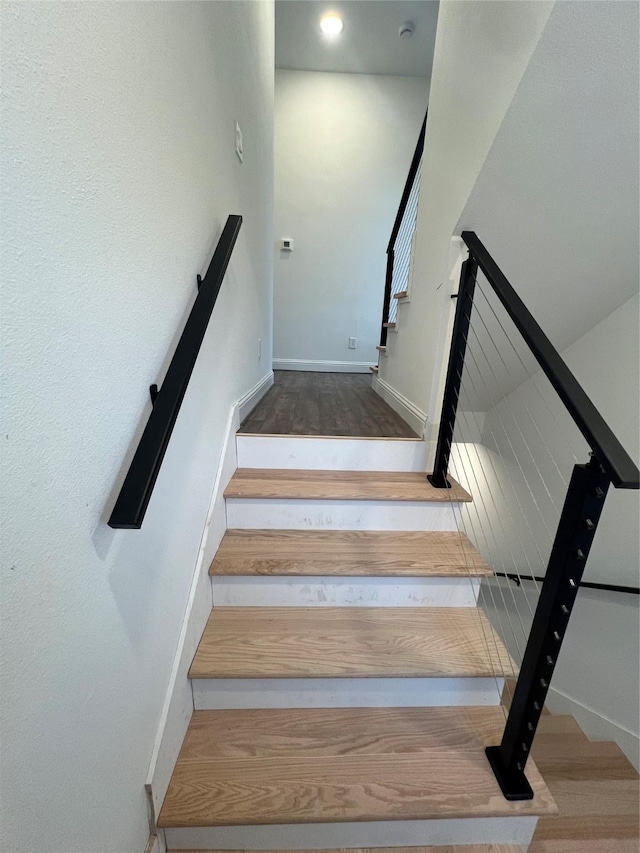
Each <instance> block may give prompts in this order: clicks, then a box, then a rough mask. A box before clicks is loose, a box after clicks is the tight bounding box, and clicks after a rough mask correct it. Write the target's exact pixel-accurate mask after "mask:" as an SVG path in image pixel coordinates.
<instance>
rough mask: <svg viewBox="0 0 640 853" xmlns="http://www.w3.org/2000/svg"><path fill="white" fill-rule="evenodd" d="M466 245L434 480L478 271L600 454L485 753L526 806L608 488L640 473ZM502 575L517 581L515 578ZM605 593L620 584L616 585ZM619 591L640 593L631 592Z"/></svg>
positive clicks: (446, 445)
mask: <svg viewBox="0 0 640 853" xmlns="http://www.w3.org/2000/svg"><path fill="white" fill-rule="evenodd" d="M462 239H463V240H464V242H465V243H466V244H467V247H468V249H469V257H468V259H467V260H466V261H465V262H464V264H463V265H462V272H461V276H460V287H459V291H458V299H457V303H456V316H455V321H454V325H453V333H452V336H451V348H450V351H449V364H448V368H447V378H446V383H445V392H444V400H443V404H442V413H441V417H440V430H439V433H438V444H437V447H436V460H435V463H434V470H433V473H432V474H429V475H428V479H429V480H430V482H431V483H432V484H433V485H434V486H436V487H437V488H449V487H450V483H449V482H448V480H447V474H448V468H449V458H450V455H451V447H452V443H453V434H454V429H455V421H456V414H457V409H458V402H459V397H460V383H461V379H462V373H463V370H464V359H465V354H466V347H467V338H468V332H469V325H470V322H471V315H472V312H473V305H474V292H475V285H476V276H477V271H478V268H479V269H481V270H482V272H483V273H484V274H485V276H486V278H487V281H488V282H489V285H490V286H491V287H492V288H493V291H494V292H495V294H496V295H497V297H498V299H499V300H500V302H501V303H502V305H503V307H504V309H505V310H506V311H507V313H508V315H509V316H510V317H511V319H512V321H513V323H514V325H515V327H516V328H517V329H518V331H519V332H520V334H521V335H522V337H523V338H524V340H525V342H526V343H527V345H528V347H529V349H530V351H531V353H532V354H533V356H534V357H535V359H536V361H537V363H538V364H539V366H540V367H541V369H542V370H543V371H544V373H545V374H546V376H547V378H548V379H549V381H550V382H551V385H552V386H553V388H554V389H555V390H556V392H557V394H558V396H559V397H560V399H561V400H562V402H563V403H564V405H565V408H566V409H567V411H568V412H569V414H570V415H571V417H572V418H573V420H574V422H575V424H576V425H577V427H578V428H579V430H580V431H581V432H582V435H583V436H584V437H585V439H586V440H587V442H588V444H589V445H590V447H591V450H592V453H591V456H590V459H589V461H588V462H587V463H586V464H584V465H574V467H573V471H572V474H571V480H570V482H569V486H568V489H567V494H566V498H565V501H564V505H563V508H562V512H561V515H560V520H559V522H558V527H557V530H556V534H555V538H554V542H553V547H552V549H551V554H550V556H549V562H548V564H547V569H546V573H545V575H544V578H543V579H542V589H541V591H540V598H539V601H538V605H537V607H536V612H535V614H534V617H533V622H532V624H531V632H530V634H529V637H528V639H527V646H526V649H525V652H524V655H523V658H522V665H521V667H520V673H519V675H518V680H517V683H516V687H515V691H514V694H513V697H512V700H511V707H510V709H509V716H508V717H507V721H506V725H505V729H504V733H503V736H502V740H501V742H500V744H499V745H498V746H490V747H487V748H486V754H487V758H488V760H489V763H490V764H491V767H492V769H493V771H494V773H495V776H496V779H497V781H498V783H499V785H500V787H501V789H502V793H503V794H504V796H505V797H506V798H507V799H509V800H525V799H531V798H532V797H533V791H532V789H531V786H530V785H529V783H528V781H527V778H526V776H525V766H526V763H527V759H528V756H529V754H530V752H531V746H532V744H533V739H534V737H535V734H536V730H537V726H538V722H539V720H540V714H541V713H542V708H543V707H544V702H545V699H546V696H547V693H548V691H549V684H550V682H551V678H552V676H553V672H554V670H555V666H556V662H557V660H558V654H559V652H560V649H561V647H562V642H563V640H564V637H565V635H566V631H567V626H568V623H569V619H570V617H571V612H572V610H573V607H574V604H575V601H576V596H577V594H578V590H579V589H580V587H581V586H584V587H587V586H596V584H590V583H589V582H584V583H583V581H582V577H583V574H584V571H585V567H586V564H587V559H588V557H589V551H590V549H591V546H592V544H593V538H594V536H595V533H596V530H597V528H598V522H599V520H600V517H601V514H602V509H603V506H604V502H605V499H606V496H607V492H608V489H609V487H610V485H611V484H613V485H614V486H616V488H619V489H637V488H638V487H639V486H640V472H638V467H637V466H636V464H635V463H634V462H633V460H632V459H631V457H630V456H629V455H628V453H627V452H626V450H625V449H624V448H623V447H622V445H621V444H620V442H619V441H618V439H617V438H616V436H615V435H614V434H613V432H612V430H611V429H610V427H609V425H608V424H607V423H606V422H605V420H604V418H603V417H602V415H601V414H600V413H599V412H598V410H597V409H596V407H595V406H594V405H593V403H592V402H591V400H590V399H589V397H588V396H587V394H586V393H585V391H584V389H583V388H582V386H581V385H580V383H579V382H578V381H577V379H576V378H575V376H574V375H573V374H572V373H571V371H570V370H569V368H568V367H567V365H566V364H565V362H564V361H563V359H562V357H561V356H560V354H559V353H558V351H557V350H556V349H555V347H554V346H553V345H552V344H551V342H550V341H549V339H548V338H547V336H546V335H545V334H544V332H543V331H542V329H541V328H540V326H539V325H538V323H537V322H536V321H535V320H534V318H533V316H532V314H531V312H530V311H529V309H528V308H527V307H526V306H525V304H524V303H523V302H522V300H521V299H520V297H519V296H518V295H517V293H516V292H515V290H514V289H513V287H512V286H511V285H510V284H509V282H508V281H507V279H506V278H505V276H504V274H503V273H502V271H501V270H500V268H499V267H498V265H497V264H496V262H495V261H494V260H493V258H492V257H491V255H490V254H489V252H488V251H487V250H486V248H485V247H484V246H483V244H482V243H481V241H480V240H479V239H478V236H477V235H476V234H475V233H474V232H472V231H463V232H462ZM496 574H498V575H500V576H504V577H508V578H512V575H510V574H509V573H508V572H498V573H496ZM527 577H529V578H531V579H533V578H534V576H532V575H531V576H527ZM597 587H598V588H603V589H604V588H614V586H613V585H612V584H598V585H597ZM616 590H617V591H624V592H637V590H635V589H634V588H633V587H625V588H622V587H617V588H616Z"/></svg>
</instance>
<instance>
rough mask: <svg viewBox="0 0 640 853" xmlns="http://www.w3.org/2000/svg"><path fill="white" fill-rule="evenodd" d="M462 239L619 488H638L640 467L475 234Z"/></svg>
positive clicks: (464, 234) (465, 235)
mask: <svg viewBox="0 0 640 853" xmlns="http://www.w3.org/2000/svg"><path fill="white" fill-rule="evenodd" d="M462 239H463V240H464V242H465V243H466V244H467V246H468V247H469V251H470V253H471V255H472V256H473V258H474V259H475V260H476V262H477V264H478V266H479V267H480V269H481V270H482V272H483V273H484V274H485V276H486V278H487V281H488V282H489V284H490V285H491V287H492V288H493V290H494V292H495V294H496V296H497V297H498V299H499V300H500V302H501V303H502V304H503V306H504V308H505V309H506V311H507V314H508V315H509V316H510V317H511V319H512V320H513V323H514V325H515V327H516V328H517V329H518V331H519V332H520V334H521V335H522V337H523V338H524V340H525V341H526V343H527V345H528V347H529V349H530V350H531V352H532V353H533V355H534V357H535V359H536V361H537V362H538V364H539V365H540V367H541V368H542V370H543V371H544V373H545V374H546V376H547V379H548V380H549V381H550V382H551V384H552V385H553V387H554V388H555V390H556V392H557V394H558V396H559V397H560V399H561V400H562V402H563V403H564V405H565V407H566V409H567V411H568V412H569V414H570V415H571V417H572V418H573V420H574V421H575V424H576V426H577V427H578V429H579V430H580V432H581V433H582V435H583V436H584V437H585V439H586V441H587V443H588V444H589V446H590V447H591V449H592V450H593V452H594V453H595V454H596V456H597V457H598V461H599V462H600V464H601V465H602V467H603V468H604V469H605V471H606V472H607V473H608V474H609V476H610V477H611V482H612V484H613V485H614V486H615V488H616V489H637V488H638V487H639V485H640V478H639V474H638V467H637V465H636V464H635V462H634V461H633V460H632V459H631V457H630V456H629V454H628V453H627V451H626V450H625V449H624V447H623V446H622V444H620V442H619V441H618V439H617V438H616V436H615V435H614V433H613V431H612V429H611V428H610V427H609V425H608V424H607V422H606V421H605V419H604V418H603V417H602V415H601V414H600V412H599V411H598V410H597V409H596V407H595V406H594V405H593V403H592V402H591V400H590V399H589V397H588V396H587V394H586V392H585V390H584V388H583V387H582V385H580V383H579V382H578V380H577V379H576V378H575V376H574V375H573V373H572V372H571V371H570V370H569V368H568V367H567V365H566V363H565V361H564V360H563V358H562V356H561V355H560V354H559V352H558V351H557V350H556V348H555V347H554V346H553V344H552V343H551V341H550V340H549V338H548V337H547V336H546V335H545V333H544V332H543V331H542V329H541V328H540V326H539V325H538V323H537V322H536V321H535V319H534V318H533V316H532V314H531V312H530V311H529V309H528V308H527V306H526V305H525V304H524V302H523V301H522V299H520V297H519V296H518V294H517V293H516V292H515V290H514V289H513V287H512V286H511V285H510V284H509V282H508V281H507V279H506V277H505V275H504V274H503V272H502V270H501V269H500V267H499V266H498V265H497V264H496V262H495V261H494V260H493V258H492V257H491V255H490V254H489V252H488V251H487V250H486V248H485V247H484V246H483V244H482V243H481V241H480V239H479V238H478V235H477V234H476V233H475V232H473V231H463V232H462Z"/></svg>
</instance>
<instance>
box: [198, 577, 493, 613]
mask: <svg viewBox="0 0 640 853" xmlns="http://www.w3.org/2000/svg"><path fill="white" fill-rule="evenodd" d="M212 581H213V606H214V607H475V605H476V603H477V600H478V590H479V586H480V584H479V581H477V580H475V579H473V578H464V577H461V578H389V577H381V578H374V577H299V576H296V577H290V576H289V577H272V576H270V577H255V576H251V577H245V576H242V577H217V576H214V577H213V578H212Z"/></svg>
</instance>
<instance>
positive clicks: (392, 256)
mask: <svg viewBox="0 0 640 853" xmlns="http://www.w3.org/2000/svg"><path fill="white" fill-rule="evenodd" d="M427 113H428V111H427ZM426 127H427V115H425V117H424V121H423V122H422V127H421V129H420V135H419V136H418V142H417V144H416V148H415V151H414V153H413V158H412V160H411V166H410V167H409V174H408V175H407V180H406V181H405V185H404V189H403V191H402V198H401V199H400V206H399V207H398V212H397V214H396V218H395V220H394V223H393V229H392V231H391V237H390V238H389V244H388V245H387V271H386V277H385V288H384V301H383V306H382V326H381V329H380V346H381V347H384V346H386V343H387V332H388V330H389V327H390V326H391V327H393V326H394V324H395V323H396V319H397V313H398V298H399V296H401V295H402V294H406V293H407V289H408V286H409V273H410V269H411V257H412V250H413V235H414V233H415V229H416V219H417V216H418V200H419V197H420V177H421V173H422V151H423V149H424V137H425V133H426Z"/></svg>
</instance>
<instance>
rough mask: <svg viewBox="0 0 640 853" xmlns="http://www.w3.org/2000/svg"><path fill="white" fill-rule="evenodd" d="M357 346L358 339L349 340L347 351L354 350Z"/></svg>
mask: <svg viewBox="0 0 640 853" xmlns="http://www.w3.org/2000/svg"><path fill="white" fill-rule="evenodd" d="M357 345H358V339H357V338H349V349H355V348H356V346H357Z"/></svg>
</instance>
